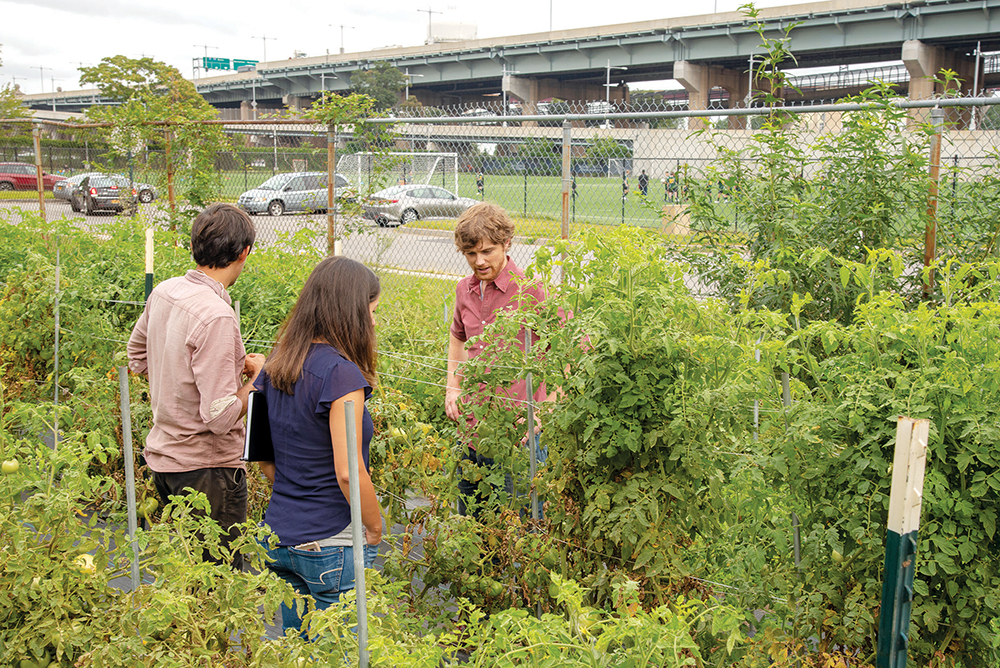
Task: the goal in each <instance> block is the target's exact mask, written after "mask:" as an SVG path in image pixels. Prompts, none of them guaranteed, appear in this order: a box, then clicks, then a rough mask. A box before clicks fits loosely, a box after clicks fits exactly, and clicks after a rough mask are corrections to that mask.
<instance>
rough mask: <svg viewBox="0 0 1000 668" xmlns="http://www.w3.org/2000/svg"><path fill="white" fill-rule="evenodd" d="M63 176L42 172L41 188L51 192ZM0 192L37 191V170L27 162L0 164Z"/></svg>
mask: <svg viewBox="0 0 1000 668" xmlns="http://www.w3.org/2000/svg"><path fill="white" fill-rule="evenodd" d="M63 178H65V177H63V176H57V175H55V174H47V173H46V172H42V187H43V188H45V189H46V190H52V186H53V185H55V183H56V181H62V180H63ZM0 190H38V170H37V168H36V167H35V166H34V165H32V164H30V163H27V162H0Z"/></svg>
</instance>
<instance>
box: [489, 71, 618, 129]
mask: <svg viewBox="0 0 1000 668" xmlns="http://www.w3.org/2000/svg"><path fill="white" fill-rule="evenodd" d="M501 86H502V90H503V91H504V92H505V93H507V96H508V98H510V97H513V98H517V99H518V100H519V101H520V102H521V109H522V111H523V113H524V115H526V116H530V115H532V114H535V113H537V108H536V105H537V104H538V102H539V101H541V100H548V99H551V98H557V99H560V100H588V101H589V100H603V99H605V95H606V94H605V92H604V86H598V85H593V84H583V83H568V82H563V81H559V80H558V79H533V78H530V77H519V76H514V75H513V74H505V75H504V77H503V82H502V84H501ZM608 97H609V99H610V100H611V101H612V102H627V101H628V87H625V86H619V87H616V88H612V89H611V93H610V95H609V96H608ZM525 125H534V123H525Z"/></svg>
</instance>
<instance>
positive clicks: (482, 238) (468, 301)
mask: <svg viewBox="0 0 1000 668" xmlns="http://www.w3.org/2000/svg"><path fill="white" fill-rule="evenodd" d="M513 237H514V223H513V221H512V220H511V219H510V216H509V215H507V212H506V211H504V210H503V209H502V208H500V207H499V206H496V205H495V204H489V203H483V204H477V205H475V206H473V207H470V208H469V209H467V210H466V211H465V212H464V213H463V214H462V215H461V216H460V217H459V219H458V222H457V223H456V225H455V246H456V248H457V249H458V251H459V252H460V253H462V254H463V255H464V256H465V259H466V261H467V262H468V263H469V268H470V269H472V275H471V276H468V277H466V278H463V279H462V280H461V281H459V282H458V286H457V288H456V294H455V317H454V319H453V320H452V323H451V331H450V337H449V342H448V381H447V390H446V392H445V413H446V414H447V416H448V417H449V418H451V419H452V420H455V421H456V422H458V421H460V420H462V419H469V420H471V419H472V418H471V416H469V417H467V418H466V417H463V410H462V404H461V402H460V401H459V399H460V397H461V396H462V393H463V392H462V374H461V371H460V369H459V367H460V365H461V363H462V362H465V361H468V360H469V359H471V358H473V357H476V356H477V355H479V354H480V353H482V352H483V344H482V343H475V344H473V345H472V346H471V347H470V346H468V345H467V343H468V341H469V339H471V338H472V337H475V336H479V335H481V334H482V333H483V330H484V329H485V328H486V325H488V324H490V323H492V322H493V321H494V320H496V315H497V313H498V312H499V311H502V310H507V309H515V308H519V307H520V306H521V305H522V304H523V305H525V306H527V307H531V306H533V305H535V304H538V303H540V302H541V301H542V300H544V299H545V291H544V290H543V289H542V287H541V286H540V285H537V284H534V283H530V282H528V281H527V280H526V279H525V276H524V273H523V272H522V271H521V270H520V269H519V268H518V267H517V265H516V264H514V261H513V260H512V259H511V258H510V256H509V255H508V254H507V253H508V251H509V250H510V246H511V241H512V239H513ZM524 334H525V333H524V330H523V329H522V330H521V332H520V333H519V334H518V340H517V342H516V343H515V345H516V346H517V347H518V348H520V349H521V350H524ZM537 340H538V337H537V336H533V341H537ZM533 391H534V394H533V397H534V399H535V401H536V402H542V401H546V400H547V399H548V398H549V397H548V395H547V393H546V390H545V386H544V384H539V386H538V387H537V388H534V390H533ZM504 394H505V395H506V396H508V397H510V399H511V400H512V401H511V404H512V410H516V411H519V412H520V411H522V410H523V409H524V404H525V401H526V400H527V383H526V382H525V381H524V380H519V381H517V382H516V383H514V384H513V385H511V387H510V388H509V389H508V390H507V391H506V392H505V393H504ZM538 436H539V435H538V431H536V433H535V435H534V438H533V439H531V440H533V441H534V444H535V447H536V450H537V452H538V461H539V462H540V463H541V462H543V461H544V459H545V451H544V450H543V449H541V447H540V444H539V441H538ZM462 458H463V460H468V461H471V462H473V463H474V464H476V465H478V466H492V465H493V460H492V459H489V458H487V457H483V456H481V455H479V454H478V453H477V452H476V451H475V449H474V448H472V447H470V446H465V450H464V452H463V454H462ZM458 486H459V512H461V513H462V514H465V513H466V511H467V510H468V507H469V504H470V503H472V502H473V499H475V502H476V503H482V501H483V500H484V498H485V497H484V495H483V494H481V493H479V491H478V489H477V487H478V485H476V484H474V483H472V482H471V481H469V480H466V479H465V478H464V477H463V478H461V479H460V480H459V483H458ZM506 487H507V492H508V493H510V492H512V491H513V483H512V481H510V480H508V481H507V485H506ZM474 511H475V509H474Z"/></svg>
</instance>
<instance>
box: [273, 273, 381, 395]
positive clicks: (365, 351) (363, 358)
mask: <svg viewBox="0 0 1000 668" xmlns="http://www.w3.org/2000/svg"><path fill="white" fill-rule="evenodd" d="M381 290H382V289H381V286H380V285H379V280H378V276H376V275H375V272H373V271H372V270H371V269H369V268H368V267H366V266H365V265H363V264H361V263H360V262H357V261H355V260H351V259H350V258H346V257H343V256H338V257H328V258H326V259H325V260H323V261H322V262H320V263H319V264H317V265H316V267H315V268H314V269H313V271H312V273H311V274H310V275H309V278H308V279H306V284H305V285H304V286H303V287H302V293H301V294H299V299H298V301H297V302H295V306H293V307H292V310H291V312H290V313H289V314H288V319H286V320H285V322H284V324H283V325H282V326H281V329H280V330H279V331H278V342H277V343H276V344H275V345H274V350H273V351H271V355H270V356H269V357H268V358H267V362H266V363H265V364H264V370H265V371H266V372H267V374H268V375H269V376H270V377H271V384H272V385H273V386H274V387H276V388H277V389H279V390H281V391H282V392H284V393H285V394H294V391H293V388H294V385H295V383H296V381H298V379H299V377H300V376H301V375H302V365H303V364H304V363H305V359H306V354H307V353H308V352H309V346H310V345H311V344H312V342H313V341H315V340H321V341H324V342H326V343H329V344H330V345H331V346H333V347H334V348H336V349H337V351H338V352H340V354H341V355H343V356H344V357H346V358H347V359H349V360H350V361H352V362H354V363H355V364H356V365H358V368H359V369H361V373H362V374H363V375H364V377H365V380H367V381H368V383H369V384H370V385H371V386H372V387H374V386H375V383H376V382H377V377H376V371H375V366H376V355H375V327H374V326H373V325H372V319H371V311H370V310H369V309H370V305H371V303H372V302H373V301H375V300H376V299H378V296H379V294H380V293H381Z"/></svg>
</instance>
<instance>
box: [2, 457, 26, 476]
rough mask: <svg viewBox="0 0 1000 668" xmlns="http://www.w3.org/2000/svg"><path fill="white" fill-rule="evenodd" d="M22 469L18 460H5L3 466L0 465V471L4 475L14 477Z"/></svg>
mask: <svg viewBox="0 0 1000 668" xmlns="http://www.w3.org/2000/svg"><path fill="white" fill-rule="evenodd" d="M20 469H21V465H20V464H18V463H17V460H16V459H5V460H3V464H0V471H3V474H4V475H14V474H15V473H17V472H18V471H19V470H20Z"/></svg>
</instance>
